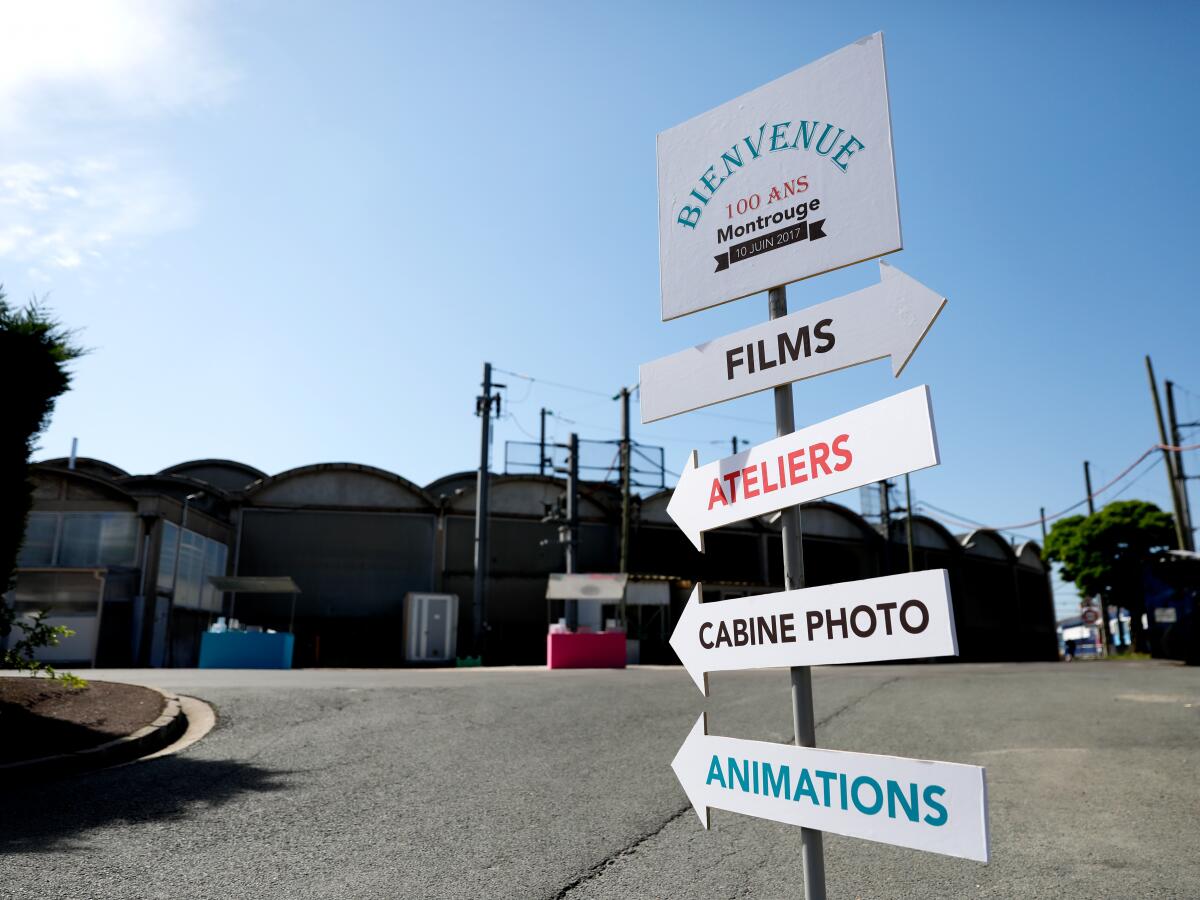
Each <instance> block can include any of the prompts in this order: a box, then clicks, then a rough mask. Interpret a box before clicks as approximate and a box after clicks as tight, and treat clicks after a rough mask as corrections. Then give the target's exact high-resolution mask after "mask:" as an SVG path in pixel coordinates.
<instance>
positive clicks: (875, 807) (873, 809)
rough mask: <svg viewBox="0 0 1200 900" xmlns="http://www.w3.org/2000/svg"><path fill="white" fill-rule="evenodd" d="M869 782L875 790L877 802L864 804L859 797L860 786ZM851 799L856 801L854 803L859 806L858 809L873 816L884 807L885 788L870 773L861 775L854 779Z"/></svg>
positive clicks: (851, 787)
mask: <svg viewBox="0 0 1200 900" xmlns="http://www.w3.org/2000/svg"><path fill="white" fill-rule="evenodd" d="M866 784H869V785H870V786H871V790H873V791H874V792H875V802H874V803H869V804H866V805H864V804H863V802H862V800H861V799H860V798H859V790H858V789H859V788H861V787H862V786H863V785H866ZM850 799H852V800H853V801H854V805H855V806H857V807H858V811H859V812H860V813H863V814H864V815H868V816H873V815H875V813H877V812H879V810H881V809H883V788H881V787H880V786H879V782H878V781H876V780H875V779H874V778H872V777H871V776H869V775H859V776H858V777H857V778H855V779H854V784H853V785H851V786H850Z"/></svg>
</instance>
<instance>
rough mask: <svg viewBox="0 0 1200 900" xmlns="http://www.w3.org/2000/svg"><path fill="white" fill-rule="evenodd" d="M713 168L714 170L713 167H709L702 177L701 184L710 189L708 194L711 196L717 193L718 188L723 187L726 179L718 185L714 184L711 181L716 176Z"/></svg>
mask: <svg viewBox="0 0 1200 900" xmlns="http://www.w3.org/2000/svg"><path fill="white" fill-rule="evenodd" d="M713 168H714V167H713V166H709V167H708V168H707V169H705V170H704V174H703V175H701V176H700V183H701V184H702V185H704V186H705V187H706V188H708V192H709V193H710V194H715V193H716V192H717V188H719V187H720V186H721V185H723V184H724V183H725V179H724V178H722V179H721V180H720V181H718V182H717V183H716V184H713V183H712V181H711V180H710V179H711V178H712V177H713V175H715V174H716V173H715V172H714V171H713Z"/></svg>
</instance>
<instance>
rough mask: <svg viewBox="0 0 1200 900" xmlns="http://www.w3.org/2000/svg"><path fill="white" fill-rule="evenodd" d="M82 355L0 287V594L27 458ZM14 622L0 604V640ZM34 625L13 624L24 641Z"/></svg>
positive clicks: (16, 529) (38, 310)
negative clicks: (71, 368)
mask: <svg viewBox="0 0 1200 900" xmlns="http://www.w3.org/2000/svg"><path fill="white" fill-rule="evenodd" d="M85 352H86V351H85V350H84V349H83V348H82V347H80V346H78V345H77V344H76V343H75V341H74V335H73V333H72V332H71V331H69V330H67V329H66V328H65V327H63V325H62V324H60V323H59V322H58V321H56V320H55V319H54V318H53V317H52V316H51V315H50V314H49V311H48V310H46V309H45V307H43V306H42V305H41V304H40V303H38V301H37V300H36V299H35V300H31V301H30V302H29V304H28V305H26V306H25V307H23V308H14V307H12V306H10V305H9V304H8V303H7V302H6V300H5V297H4V291H3V288H2V287H0V385H3V394H2V395H0V396H2V397H3V406H2V407H0V594H3V593H4V592H5V591H7V590H8V589H9V588H10V587H12V583H13V574H14V572H15V570H16V566H17V553H18V552H19V551H20V549H21V542H22V540H23V538H24V534H25V519H26V517H27V516H28V515H29V510H30V508H31V507H32V506H33V482H32V481H31V480H30V477H29V457H30V455H31V454H32V453H33V450H34V445H35V441H36V439H37V436H38V435H39V434H41V432H42V431H43V429H45V427H46V423H47V422H48V421H49V419H50V413H51V412H52V411H53V409H54V401H55V399H56V398H58V397H59V396H60V395H61V394H63V393H64V392H65V391H66V390H67V388H68V387H70V384H71V374H70V372H68V371H67V364H68V363H69V362H70V361H71V360H73V359H76V358H78V357H79V356H82V355H83V354H84V353H85ZM14 619H15V614H14V612H13V610H12V609H11V607H9V606H8V604H6V603H4V602H3V601H0V640H2V639H4V638H7V637H8V636H9V635H10V634H11V633H12V629H13V623H14ZM38 624H40V623H35V625H34V627H33V631H32V632H31V630H30V628H28V627H26V626H25V625H22V624H20V623H18V627H21V628H22V629H23V630H24V631H25V633H26V637H25V641H28V640H29V639H31V637H36V636H41V637H47V635H46V634H45V632H46V631H47V628H46V627H45V626H43V627H42V628H40V629H39V628H38V627H37V625H38ZM49 630H50V631H53V629H49ZM55 642H57V641H56V640H55ZM14 658H19V657H14ZM6 661H7V662H10V663H11V662H12V660H6Z"/></svg>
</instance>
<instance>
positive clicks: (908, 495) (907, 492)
mask: <svg viewBox="0 0 1200 900" xmlns="http://www.w3.org/2000/svg"><path fill="white" fill-rule="evenodd" d="M904 505H905V506H906V507H907V510H906V511H907V513H908V571H910V572H915V571H917V567H916V564H915V562H914V560H913V556H914V554H913V532H912V485H910V484H909V481H908V473H907V472H905V473H904Z"/></svg>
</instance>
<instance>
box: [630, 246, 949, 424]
mask: <svg viewBox="0 0 1200 900" xmlns="http://www.w3.org/2000/svg"><path fill="white" fill-rule="evenodd" d="M879 270H880V279H881V280H880V282H879V284H873V285H871V286H870V287H868V288H863V289H862V290H861V291H855V292H854V293H853V294H847V295H845V296H844V297H839V298H837V299H836V300H830V301H828V302H826V303H820V304H818V305H816V306H812V307H809V308H808V309H805V310H801V311H800V312H796V313H792V314H791V315H789V316H785V317H784V318H782V319H772V320H771V321H769V322H764V323H763V324H761V325H755V326H752V327H750V328H747V329H745V330H743V331H739V332H737V333H736V334H731V335H727V336H726V337H723V338H718V339H717V340H715V341H708V342H707V343H704V344H701V345H699V346H697V347H692V348H691V349H690V350H684V351H682V352H680V353H675V354H673V355H671V356H664V357H663V358H662V359H657V360H655V361H654V362H651V363H646V364H645V365H643V366H642V367H641V381H640V384H641V390H642V404H641V406H642V423H643V424H646V423H649V422H655V421H657V420H659V419H665V418H667V417H668V416H674V415H678V414H679V413H683V412H688V411H689V410H693V409H699V408H700V407H703V406H709V405H711V404H713V403H721V402H722V401H725V400H733V399H734V398H736V397H744V396H745V395H747V394H752V393H754V392H755V391H762V390H766V389H767V388H772V387H777V386H779V385H781V384H789V383H791V382H793V381H799V380H801V379H803V378H812V377H813V376H816V375H824V374H825V373H826V372H836V371H837V370H838V369H846V368H849V367H850V366H857V365H858V364H859V363H865V362H871V361H872V360H876V359H883V358H885V357H888V356H890V357H891V359H892V374H893V375H896V376H899V374H900V372H901V371H902V370H903V369H904V366H905V365H906V364H907V363H908V361H909V359H910V358H911V357H912V355H913V353H914V352H916V349H917V345H918V344H920V343H921V340H922V339H923V338H924V337H925V335H926V334H927V333H928V331H929V329H930V328H931V327H933V322H934V320H935V319H936V318H937V317H938V313H940V312H941V311H942V307H943V306H945V305H946V300H945V298H944V297H942V296H941V295H940V294H937V293H935V292H934V291H931V290H930V289H929V288H927V287H925V285H923V284H921V282H919V281H917V280H916V279H915V278H910V277H909V276H908V275H905V274H904V273H903V272H901V271H900V270H899V269H897V268H894V267H893V266H889V265H888V264H887V263H885V262H883V261H882V260H881V261H880V263H879Z"/></svg>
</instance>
